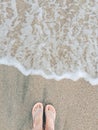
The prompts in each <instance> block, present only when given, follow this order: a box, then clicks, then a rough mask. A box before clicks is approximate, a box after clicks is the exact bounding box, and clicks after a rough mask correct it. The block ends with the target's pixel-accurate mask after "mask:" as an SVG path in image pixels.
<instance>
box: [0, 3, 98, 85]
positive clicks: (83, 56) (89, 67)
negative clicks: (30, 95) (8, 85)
mask: <svg viewBox="0 0 98 130" xmlns="http://www.w3.org/2000/svg"><path fill="white" fill-rule="evenodd" d="M97 4H98V2H97V1H93V0H91V1H80V0H79V1H77V2H76V1H75V2H71V1H68V0H61V1H57V0H54V1H51V0H50V1H43V0H37V1H35V0H34V1H32V0H21V1H16V0H5V1H2V2H0V15H1V17H0V64H6V65H13V66H15V67H17V68H18V69H19V70H20V71H21V72H22V73H23V74H25V75H29V74H37V75H42V76H43V77H45V78H48V79H50V78H54V79H56V80H61V79H63V78H69V79H73V80H77V79H79V78H81V77H83V78H84V79H85V80H87V81H89V82H90V83H91V84H98V31H97V30H98V14H97V12H98V8H97Z"/></svg>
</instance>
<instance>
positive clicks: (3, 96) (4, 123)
mask: <svg viewBox="0 0 98 130" xmlns="http://www.w3.org/2000/svg"><path fill="white" fill-rule="evenodd" d="M36 102H42V103H43V104H44V106H45V105H46V104H52V105H53V106H54V107H55V109H56V111H57V117H56V123H55V127H56V128H55V130H98V85H97V86H92V85H90V84H89V83H88V82H86V81H84V80H83V79H81V80H78V81H76V82H74V81H71V80H66V79H64V80H62V81H55V80H46V79H44V78H43V77H41V76H24V75H23V74H22V73H21V72H19V71H18V70H17V69H16V68H14V67H8V66H5V65H0V130H31V129H32V115H31V110H32V107H33V105H34V104H35V103H36Z"/></svg>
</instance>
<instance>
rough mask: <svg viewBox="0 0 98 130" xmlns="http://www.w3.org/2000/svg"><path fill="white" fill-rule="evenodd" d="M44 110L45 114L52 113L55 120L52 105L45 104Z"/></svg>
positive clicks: (54, 111)
mask: <svg viewBox="0 0 98 130" xmlns="http://www.w3.org/2000/svg"><path fill="white" fill-rule="evenodd" d="M45 112H46V115H47V114H48V113H51V114H52V115H53V118H54V120H55V117H56V110H55V108H54V107H53V106H52V105H47V106H46V108H45Z"/></svg>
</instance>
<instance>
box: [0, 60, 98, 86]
mask: <svg viewBox="0 0 98 130" xmlns="http://www.w3.org/2000/svg"><path fill="white" fill-rule="evenodd" d="M0 64H1V65H8V66H14V67H15V68H17V69H18V70H19V71H20V72H21V73H22V74H24V75H26V76H28V75H41V76H42V77H44V78H46V79H55V80H57V81H60V80H62V79H65V78H66V79H71V80H73V81H76V80H78V79H80V78H83V79H85V80H86V81H88V82H89V83H90V84H92V85H98V78H96V79H93V78H91V77H90V76H89V75H88V74H87V73H86V72H82V71H76V72H75V73H65V74H63V75H62V76H57V75H56V74H55V73H53V74H51V75H47V74H45V73H44V71H42V70H33V69H29V70H26V69H25V68H24V66H22V65H21V64H20V63H19V62H18V61H17V60H15V59H9V58H7V57H5V58H1V59H0Z"/></svg>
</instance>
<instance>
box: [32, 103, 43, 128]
mask: <svg viewBox="0 0 98 130" xmlns="http://www.w3.org/2000/svg"><path fill="white" fill-rule="evenodd" d="M32 117H33V129H32V130H43V128H42V127H43V105H42V103H36V104H35V105H34V107H33V109H32Z"/></svg>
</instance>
